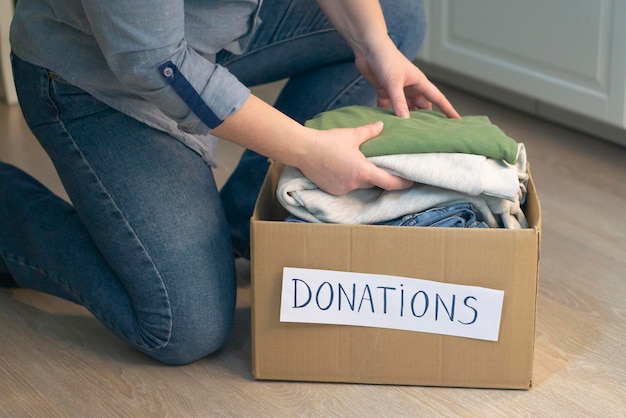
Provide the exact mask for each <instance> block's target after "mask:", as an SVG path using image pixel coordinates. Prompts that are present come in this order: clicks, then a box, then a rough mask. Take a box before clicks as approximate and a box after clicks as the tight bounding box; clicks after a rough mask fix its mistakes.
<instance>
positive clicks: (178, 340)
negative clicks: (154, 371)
mask: <svg viewBox="0 0 626 418" xmlns="http://www.w3.org/2000/svg"><path fill="white" fill-rule="evenodd" d="M231 327H232V320H226V321H223V322H222V323H219V324H218V323H215V322H213V323H212V324H211V325H210V326H206V325H205V326H202V327H190V326H187V327H185V329H184V330H182V331H178V332H177V331H176V330H175V331H174V334H173V336H172V339H171V340H170V342H169V343H168V344H166V345H165V346H163V347H161V348H158V349H155V350H150V351H146V350H141V351H143V352H144V353H145V354H147V355H148V356H150V357H152V358H153V359H155V360H157V361H159V362H161V363H163V364H167V365H171V366H182V365H185V364H189V363H193V362H195V361H197V360H200V359H201V358H204V357H206V356H208V355H210V354H212V353H214V352H216V351H217V350H219V349H220V348H221V347H222V346H223V345H224V344H225V343H226V342H227V341H228V338H229V336H230V331H231Z"/></svg>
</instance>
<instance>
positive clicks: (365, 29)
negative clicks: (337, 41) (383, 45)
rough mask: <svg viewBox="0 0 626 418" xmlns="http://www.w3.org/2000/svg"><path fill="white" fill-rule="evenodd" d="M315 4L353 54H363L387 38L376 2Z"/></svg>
mask: <svg viewBox="0 0 626 418" xmlns="http://www.w3.org/2000/svg"><path fill="white" fill-rule="evenodd" d="M317 3H318V4H319V6H320V8H321V9H322V11H323V12H324V14H325V15H326V17H327V18H328V20H329V21H330V22H331V23H332V24H333V26H334V27H335V28H336V29H337V30H338V31H339V33H341V35H342V36H343V37H344V38H345V39H346V41H347V42H348V43H349V44H350V46H351V47H352V48H353V50H354V52H355V54H362V53H364V52H365V50H366V49H367V48H368V47H369V45H371V44H374V43H376V42H379V41H380V40H381V39H383V38H386V36H387V25H386V24H385V18H384V16H383V12H382V10H381V8H380V3H379V2H378V0H317Z"/></svg>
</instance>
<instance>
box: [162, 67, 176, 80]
mask: <svg viewBox="0 0 626 418" xmlns="http://www.w3.org/2000/svg"><path fill="white" fill-rule="evenodd" d="M163 75H164V76H165V77H167V78H170V77H172V76H173V75H174V70H172V67H165V68H164V69H163Z"/></svg>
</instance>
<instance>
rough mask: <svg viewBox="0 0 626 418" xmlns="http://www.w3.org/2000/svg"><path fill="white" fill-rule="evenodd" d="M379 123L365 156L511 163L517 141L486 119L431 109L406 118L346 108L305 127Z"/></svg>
mask: <svg viewBox="0 0 626 418" xmlns="http://www.w3.org/2000/svg"><path fill="white" fill-rule="evenodd" d="M377 121H382V122H383V123H384V124H385V128H384V129H383V132H382V133H381V134H380V135H378V136H377V137H376V138H372V139H370V140H369V141H367V142H365V143H363V144H362V145H361V152H363V154H364V155H365V156H366V157H374V156H378V155H392V154H418V153H427V152H457V153H463V154H478V155H484V156H487V157H490V158H495V159H499V160H505V161H506V162H508V163H511V164H514V163H515V161H516V160H517V152H518V146H517V142H516V141H515V140H513V139H512V138H510V137H508V136H507V135H506V134H505V133H504V132H502V130H501V129H500V128H498V127H497V126H496V125H494V124H492V123H491V122H490V121H489V118H487V117H486V116H465V117H463V118H462V119H450V118H448V117H446V116H445V115H444V114H442V113H439V112H436V111H432V110H417V111H413V112H411V116H410V118H408V119H403V118H399V117H397V116H395V115H394V114H393V112H392V111H390V110H387V109H382V108H377V107H367V106H347V107H342V108H339V109H334V110H329V111H327V112H323V113H320V114H319V115H317V116H315V117H314V118H313V119H310V120H308V121H307V122H306V123H305V126H308V127H310V128H314V129H322V130H325V129H333V128H356V127H357V126H361V125H366V124H368V123H372V122H377Z"/></svg>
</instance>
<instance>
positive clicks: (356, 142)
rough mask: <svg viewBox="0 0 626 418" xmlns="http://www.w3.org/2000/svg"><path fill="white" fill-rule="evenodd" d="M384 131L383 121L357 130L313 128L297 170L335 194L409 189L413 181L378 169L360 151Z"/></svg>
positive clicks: (323, 188) (320, 186)
mask: <svg viewBox="0 0 626 418" xmlns="http://www.w3.org/2000/svg"><path fill="white" fill-rule="evenodd" d="M307 129H308V128H307ZM382 130H383V123H382V122H376V123H372V124H369V125H364V126H360V127H358V128H342V129H330V130H324V131H319V130H314V129H310V130H309V131H310V132H309V133H310V134H311V135H312V137H311V138H312V139H311V141H308V142H307V144H308V145H309V147H308V149H307V150H306V151H305V152H304V153H303V158H302V159H301V160H300V161H299V162H298V163H297V164H296V167H298V168H299V169H300V171H302V173H303V174H304V175H305V176H306V177H307V178H308V179H309V180H311V181H312V182H313V183H315V184H316V185H317V186H318V187H319V188H320V189H322V190H324V191H325V192H327V193H330V194H334V195H343V194H346V193H348V192H351V191H352V190H355V189H364V188H370V187H374V186H377V187H380V188H382V189H385V190H400V189H406V188H408V187H410V186H411V185H412V184H413V183H412V182H411V181H409V180H406V179H403V178H401V177H396V176H393V175H391V174H389V173H388V172H386V171H385V170H383V169H381V168H378V167H376V166H375V165H374V164H372V163H371V162H369V161H368V160H367V158H365V156H364V155H363V153H362V152H361V151H360V150H359V146H360V145H361V144H362V143H363V142H365V141H367V140H369V139H371V138H374V137H376V136H378V135H379V134H380V133H381V132H382Z"/></svg>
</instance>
